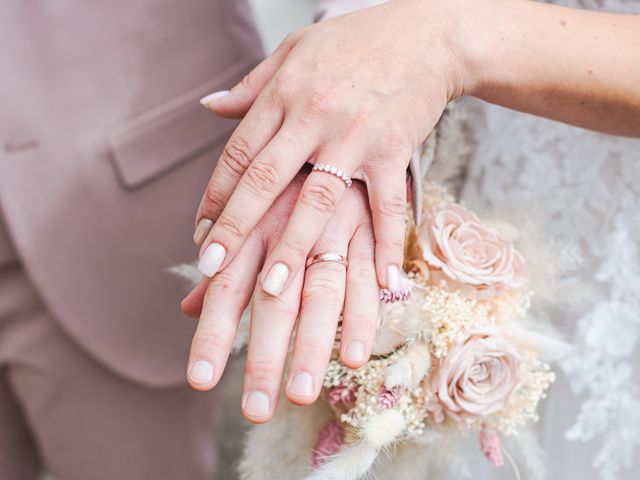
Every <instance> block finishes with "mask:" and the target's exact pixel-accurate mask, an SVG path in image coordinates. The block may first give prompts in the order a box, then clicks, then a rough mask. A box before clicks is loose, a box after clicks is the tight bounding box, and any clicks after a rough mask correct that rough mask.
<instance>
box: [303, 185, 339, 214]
mask: <svg viewBox="0 0 640 480" xmlns="http://www.w3.org/2000/svg"><path fill="white" fill-rule="evenodd" d="M300 201H301V202H302V203H304V204H305V205H307V206H309V207H311V208H313V209H315V210H317V211H319V212H322V213H330V212H333V211H334V210H335V208H336V205H337V204H338V194H337V193H336V191H335V190H334V189H333V188H331V186H330V185H328V184H327V183H314V184H312V185H305V186H304V187H303V188H302V192H301V193H300Z"/></svg>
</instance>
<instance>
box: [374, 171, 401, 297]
mask: <svg viewBox="0 0 640 480" xmlns="http://www.w3.org/2000/svg"><path fill="white" fill-rule="evenodd" d="M397 164H398V165H400V162H397ZM367 189H368V192H369V204H370V205H371V215H372V219H373V229H374V232H375V240H376V249H375V254H376V272H377V275H378V280H379V282H380V285H383V286H385V287H386V288H388V289H389V290H391V291H393V292H395V291H398V290H399V289H400V268H401V267H402V261H403V258H404V237H405V222H406V212H407V183H406V171H405V169H404V168H401V167H400V166H399V167H398V168H391V169H388V170H385V171H384V172H372V173H371V175H370V176H368V178H367Z"/></svg>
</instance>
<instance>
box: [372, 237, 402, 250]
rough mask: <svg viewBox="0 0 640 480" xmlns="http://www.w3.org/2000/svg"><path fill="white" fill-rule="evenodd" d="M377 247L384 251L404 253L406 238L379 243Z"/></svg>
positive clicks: (384, 240)
mask: <svg viewBox="0 0 640 480" xmlns="http://www.w3.org/2000/svg"><path fill="white" fill-rule="evenodd" d="M377 246H378V248H379V249H381V250H382V251H387V252H402V251H403V250H404V236H397V237H393V238H387V239H383V240H380V241H379V242H377Z"/></svg>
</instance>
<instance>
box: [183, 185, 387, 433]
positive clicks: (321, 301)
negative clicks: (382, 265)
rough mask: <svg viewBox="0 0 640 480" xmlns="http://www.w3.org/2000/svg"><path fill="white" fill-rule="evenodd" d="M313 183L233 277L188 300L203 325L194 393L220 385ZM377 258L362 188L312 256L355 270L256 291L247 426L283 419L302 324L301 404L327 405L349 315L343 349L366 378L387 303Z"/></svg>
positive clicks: (277, 206)
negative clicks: (265, 274) (245, 314)
mask: <svg viewBox="0 0 640 480" xmlns="http://www.w3.org/2000/svg"><path fill="white" fill-rule="evenodd" d="M303 181H304V177H303V176H302V175H300V176H298V177H296V178H295V179H294V181H293V183H292V184H291V185H290V186H289V187H287V188H286V189H285V191H284V193H283V194H282V195H280V196H279V197H278V199H277V200H276V201H275V203H274V204H273V206H272V207H271V208H270V209H269V211H268V212H267V213H266V215H265V216H264V218H263V219H262V220H261V221H260V222H259V223H258V225H257V227H256V228H255V229H254V230H253V231H252V232H251V233H250V234H249V236H248V238H247V240H246V242H244V244H243V245H242V246H241V247H240V249H239V251H238V253H237V255H236V256H235V257H234V259H233V260H232V261H231V262H230V263H229V265H228V267H227V268H225V269H224V271H222V272H220V274H218V275H216V276H215V277H214V278H212V279H208V278H205V279H204V280H203V282H201V284H200V285H198V287H196V288H195V289H194V290H193V291H192V292H191V293H190V294H189V295H188V296H187V297H186V298H185V300H183V302H182V308H183V311H184V312H185V313H186V314H187V315H189V316H192V317H197V316H199V317H200V320H199V322H198V328H197V330H196V333H195V335H194V337H193V342H192V346H191V353H190V357H189V367H188V379H189V383H190V384H191V385H192V386H193V388H195V389H197V390H209V389H211V388H213V387H214V386H215V385H216V383H217V382H218V381H219V380H220V377H221V375H222V372H223V370H224V368H225V364H226V362H227V358H228V356H229V351H230V349H231V344H232V341H233V338H234V335H235V332H236V327H237V324H238V322H239V319H240V316H241V315H242V311H243V310H244V308H245V307H246V305H247V304H248V302H249V300H250V298H251V294H252V291H253V289H254V285H255V284H256V280H255V279H256V275H257V274H258V269H259V268H260V265H261V264H262V262H263V260H264V258H265V255H269V254H270V253H271V251H272V250H273V248H275V247H276V245H277V244H278V237H279V236H280V234H281V233H282V227H283V225H284V224H285V223H286V222H287V220H288V218H289V216H290V215H291V212H292V210H293V208H294V205H295V202H296V198H297V197H298V195H299V193H300V190H301V188H302V187H303ZM373 249H374V239H373V232H372V227H371V219H370V211H369V208H368V205H367V198H366V190H365V188H364V186H363V185H362V184H360V183H359V182H355V183H354V186H353V188H351V189H349V191H348V192H347V193H346V194H345V195H344V196H343V198H342V199H341V201H340V213H339V214H338V215H335V216H334V217H333V218H331V219H330V220H329V222H328V225H327V228H326V229H325V231H324V232H323V233H322V234H321V236H320V238H319V240H318V242H317V243H316V244H315V245H314V247H313V249H312V250H311V255H315V254H319V253H326V252H335V253H338V254H340V255H342V256H344V257H347V258H348V262H349V268H348V269H345V267H344V266H343V265H342V264H340V263H337V262H320V263H315V264H314V265H311V266H310V267H309V268H308V269H307V270H306V271H305V270H300V271H298V272H297V273H296V275H295V276H294V278H293V279H292V280H291V286H290V288H289V289H287V291H286V292H284V293H283V294H282V295H280V296H279V297H274V296H272V295H268V294H266V293H265V292H264V291H263V290H262V289H260V288H258V289H256V292H255V296H254V300H253V310H252V316H251V336H250V340H249V348H248V353H247V363H246V370H245V379H244V393H243V396H242V398H243V411H244V414H245V416H246V417H247V419H249V420H250V421H252V422H256V423H262V422H266V421H267V420H269V419H270V418H271V417H272V416H273V414H274V412H275V409H276V404H277V401H278V396H279V391H280V379H281V377H282V372H283V369H284V365H285V361H286V357H287V353H288V351H289V343H290V339H291V334H292V331H293V327H294V324H295V321H296V318H297V317H298V314H299V318H300V321H299V325H298V329H297V334H296V340H295V347H294V352H293V357H292V361H291V366H290V370H289V376H288V378H289V382H288V385H287V389H286V394H287V397H288V398H289V399H290V400H291V401H292V402H295V403H297V404H309V403H312V402H313V401H314V400H315V399H316V398H317V397H318V395H319V393H320V389H321V387H322V382H323V379H324V374H325V369H326V366H327V363H328V361H329V358H330V355H331V351H332V348H333V344H334V341H335V335H336V327H337V325H338V319H339V317H340V313H341V312H343V311H344V314H343V321H342V336H341V342H340V343H341V348H340V355H341V359H342V361H343V363H344V364H345V365H347V366H349V367H352V368H358V367H360V366H362V365H363V364H364V363H365V362H366V361H367V359H368V358H369V354H370V352H371V346H372V343H373V338H374V335H375V329H376V320H377V313H378V303H379V300H378V298H379V287H378V283H377V280H376V275H375V269H374V265H373ZM343 305H344V309H343Z"/></svg>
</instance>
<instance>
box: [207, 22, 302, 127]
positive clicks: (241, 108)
mask: <svg viewBox="0 0 640 480" xmlns="http://www.w3.org/2000/svg"><path fill="white" fill-rule="evenodd" d="M301 34H302V31H300V32H294V33H292V34H291V35H289V36H288V37H287V38H285V39H284V41H283V42H282V43H281V44H280V45H279V46H278V48H277V49H276V50H275V51H274V52H273V53H272V54H271V55H269V56H268V57H267V58H265V59H264V60H263V61H262V62H260V63H259V64H258V66H256V67H255V68H254V69H253V70H251V71H250V72H249V73H248V74H247V75H245V77H244V78H243V79H242V80H241V81H240V83H238V84H237V85H236V86H234V87H233V88H232V89H231V90H222V91H219V92H214V93H211V94H209V95H207V96H206V97H204V98H203V99H201V100H200V103H201V104H202V105H204V106H205V107H206V108H208V109H209V110H211V111H212V112H214V113H216V114H218V115H220V116H221V117H226V118H241V117H243V116H244V115H245V114H246V113H247V112H248V111H249V109H250V108H251V105H252V104H253V102H254V101H255V99H256V98H257V97H258V95H260V92H262V90H263V89H264V87H265V86H266V85H267V83H269V81H270V80H271V78H272V77H273V75H274V74H275V73H276V71H277V70H278V69H279V68H280V66H281V65H282V62H284V60H285V59H286V58H287V55H288V54H289V52H290V51H291V49H292V48H293V47H294V45H295V44H296V42H297V41H298V38H300V36H301Z"/></svg>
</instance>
